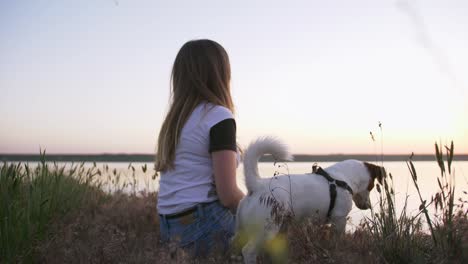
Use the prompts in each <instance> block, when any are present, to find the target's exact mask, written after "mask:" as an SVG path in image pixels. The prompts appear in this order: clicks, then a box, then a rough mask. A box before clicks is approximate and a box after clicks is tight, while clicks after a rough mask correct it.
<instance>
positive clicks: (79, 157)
mask: <svg viewBox="0 0 468 264" xmlns="http://www.w3.org/2000/svg"><path fill="white" fill-rule="evenodd" d="M346 159H357V160H362V161H380V160H382V156H381V155H371V154H329V155H304V154H297V155H294V162H336V161H342V160H346ZM408 159H409V155H402V154H392V155H383V160H384V161H407V160H408ZM40 160H41V157H40V155H38V154H0V161H1V162H20V161H32V162H37V161H40ZM454 160H455V161H468V154H460V155H455V156H454ZM46 161H51V162H53V161H56V162H153V161H154V155H152V154H46ZM260 161H261V162H272V161H274V160H273V158H272V157H271V156H264V157H263V158H262V159H260ZM413 161H435V155H433V154H419V155H418V154H415V155H414V156H413Z"/></svg>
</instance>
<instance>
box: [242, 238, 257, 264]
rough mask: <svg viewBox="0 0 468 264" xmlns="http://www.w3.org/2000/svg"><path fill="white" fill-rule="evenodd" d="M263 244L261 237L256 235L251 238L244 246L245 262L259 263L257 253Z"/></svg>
mask: <svg viewBox="0 0 468 264" xmlns="http://www.w3.org/2000/svg"><path fill="white" fill-rule="evenodd" d="M261 244H262V239H260V237H255V238H252V239H250V240H249V242H247V244H246V245H245V246H244V247H243V248H242V256H243V257H244V263H246V264H255V263H257V253H258V252H259V250H260V248H261Z"/></svg>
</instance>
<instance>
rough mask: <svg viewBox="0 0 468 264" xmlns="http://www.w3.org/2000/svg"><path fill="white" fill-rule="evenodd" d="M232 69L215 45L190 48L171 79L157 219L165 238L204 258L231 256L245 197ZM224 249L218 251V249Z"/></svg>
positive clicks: (183, 52) (163, 130)
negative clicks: (238, 178)
mask: <svg viewBox="0 0 468 264" xmlns="http://www.w3.org/2000/svg"><path fill="white" fill-rule="evenodd" d="M230 79H231V69H230V65H229V58H228V55H227V53H226V51H225V50H224V48H223V47H222V46H221V45H220V44H218V43H216V42H214V41H212V40H206V39H203V40H193V41H189V42H187V43H185V44H184V45H183V46H182V48H181V49H180V51H179V53H178V54H177V56H176V59H175V62H174V65H173V68H172V74H171V85H172V93H171V102H170V108H169V112H168V113H167V116H166V118H165V120H164V122H163V124H162V127H161V131H160V132H159V138H158V146H157V153H156V170H157V171H158V172H160V175H161V178H160V183H159V186H160V187H159V194H158V205H157V208H158V212H159V216H160V230H161V238H162V240H163V241H166V242H174V243H177V245H178V246H179V247H182V248H185V249H188V250H191V251H192V253H194V254H195V255H197V256H200V255H201V256H203V255H206V254H207V253H209V251H210V250H211V249H212V248H213V247H214V245H220V246H221V247H222V250H227V249H228V246H229V239H230V238H231V237H232V236H233V234H234V222H235V220H234V215H233V214H232V213H233V212H235V210H236V208H237V205H238V203H239V201H240V200H241V199H242V197H244V194H243V193H242V191H241V190H239V188H238V187H237V183H236V167H237V163H238V162H239V155H238V150H237V144H236V123H235V120H234V117H233V111H234V105H233V102H232V98H231V93H230ZM217 242H218V243H217Z"/></svg>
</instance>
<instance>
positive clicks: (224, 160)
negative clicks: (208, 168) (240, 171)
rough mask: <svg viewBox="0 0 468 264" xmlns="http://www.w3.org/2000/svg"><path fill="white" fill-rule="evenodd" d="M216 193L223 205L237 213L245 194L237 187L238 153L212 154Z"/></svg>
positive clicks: (230, 151)
mask: <svg viewBox="0 0 468 264" xmlns="http://www.w3.org/2000/svg"><path fill="white" fill-rule="evenodd" d="M211 158H212V162H213V172H214V179H215V183H216V192H217V194H218V197H219V200H220V201H221V204H222V205H223V206H225V207H227V208H229V209H230V210H231V212H235V211H236V209H237V205H238V204H239V201H240V200H241V199H242V198H243V197H244V193H243V192H242V191H241V190H240V189H239V188H238V187H237V181H236V164H237V159H236V152H235V151H232V150H219V151H215V152H212V153H211Z"/></svg>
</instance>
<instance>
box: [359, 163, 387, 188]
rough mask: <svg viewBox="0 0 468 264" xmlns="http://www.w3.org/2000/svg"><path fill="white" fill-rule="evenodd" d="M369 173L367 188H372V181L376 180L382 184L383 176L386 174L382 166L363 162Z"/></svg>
mask: <svg viewBox="0 0 468 264" xmlns="http://www.w3.org/2000/svg"><path fill="white" fill-rule="evenodd" d="M364 165H365V166H366V168H367V170H368V171H369V174H370V176H371V180H370V181H369V185H368V186H367V190H369V191H370V190H372V188H374V181H375V179H377V181H378V182H379V183H380V184H382V181H383V178H384V177H386V176H387V172H386V171H385V168H384V167H381V166H377V165H374V164H372V163H368V162H364Z"/></svg>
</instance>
